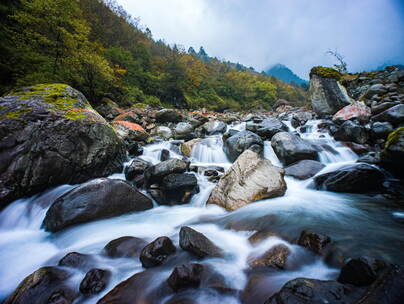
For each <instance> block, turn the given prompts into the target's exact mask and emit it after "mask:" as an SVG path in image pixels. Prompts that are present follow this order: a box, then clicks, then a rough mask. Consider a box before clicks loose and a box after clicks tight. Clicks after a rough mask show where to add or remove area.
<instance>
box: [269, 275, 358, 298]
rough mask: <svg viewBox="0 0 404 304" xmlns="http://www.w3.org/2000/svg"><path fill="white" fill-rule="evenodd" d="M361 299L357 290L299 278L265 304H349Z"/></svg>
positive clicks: (290, 282)
mask: <svg viewBox="0 0 404 304" xmlns="http://www.w3.org/2000/svg"><path fill="white" fill-rule="evenodd" d="M359 297H360V293H358V292H357V290H356V289H355V288H353V287H350V286H346V285H343V284H341V283H338V282H335V281H320V280H314V279H304V278H298V279H294V280H291V281H289V282H287V283H286V284H285V285H284V286H283V287H282V289H281V290H280V291H279V292H278V293H276V294H274V295H273V296H272V297H270V298H269V299H268V300H267V301H266V302H265V304H325V303H330V304H331V303H332V304H348V303H356V300H358V299H359Z"/></svg>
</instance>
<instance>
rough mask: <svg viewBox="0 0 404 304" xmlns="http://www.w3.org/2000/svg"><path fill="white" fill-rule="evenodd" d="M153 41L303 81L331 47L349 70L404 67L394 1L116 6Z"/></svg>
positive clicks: (189, 1) (401, 25)
mask: <svg viewBox="0 0 404 304" xmlns="http://www.w3.org/2000/svg"><path fill="white" fill-rule="evenodd" d="M119 3H121V4H122V5H123V6H124V8H125V9H126V10H128V11H129V13H131V14H132V15H133V16H138V17H140V19H141V23H142V24H144V25H146V26H148V27H149V28H150V29H151V30H152V33H153V36H154V37H155V38H157V39H164V40H165V41H166V42H168V43H177V44H181V45H184V47H186V48H188V47H189V46H193V47H195V48H196V49H197V48H199V46H201V45H203V46H204V47H205V49H206V50H207V52H208V54H209V55H211V56H216V57H219V58H225V59H227V60H231V61H236V62H237V61H238V62H241V63H243V64H244V65H247V66H253V67H255V68H256V69H257V70H262V69H264V68H266V67H268V66H269V65H271V64H275V63H278V62H280V63H283V64H286V65H287V66H289V67H290V68H292V69H293V70H294V71H295V72H297V73H298V74H299V75H301V76H303V77H305V78H307V73H308V71H309V69H310V68H311V67H312V66H314V65H320V64H323V65H327V64H328V65H329V64H332V59H331V58H330V57H329V56H327V55H325V52H326V51H327V50H328V49H335V48H337V49H338V50H339V51H340V52H341V53H342V54H344V55H345V56H346V60H347V62H348V65H349V67H350V68H351V70H352V71H358V70H364V69H369V68H375V67H377V66H378V65H380V64H383V63H385V62H390V63H396V62H401V63H402V62H404V20H403V19H404V17H403V15H404V14H403V10H402V5H401V4H400V3H399V1H398V0H338V1H335V0H248V1H247V0H119Z"/></svg>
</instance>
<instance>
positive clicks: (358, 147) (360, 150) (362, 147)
mask: <svg viewBox="0 0 404 304" xmlns="http://www.w3.org/2000/svg"><path fill="white" fill-rule="evenodd" d="M342 144H343V145H344V146H345V147H348V148H349V149H351V150H352V151H354V152H355V153H356V154H359V155H362V154H365V153H368V152H370V151H371V150H372V147H371V146H369V145H368V144H357V143H355V142H352V141H343V142H342Z"/></svg>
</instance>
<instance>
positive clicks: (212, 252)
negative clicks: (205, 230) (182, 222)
mask: <svg viewBox="0 0 404 304" xmlns="http://www.w3.org/2000/svg"><path fill="white" fill-rule="evenodd" d="M180 247H181V248H182V249H183V250H185V251H189V252H190V253H192V254H193V255H195V256H197V257H199V258H205V257H222V256H223V251H222V249H220V248H219V247H218V246H216V245H215V244H214V243H213V242H212V241H211V240H209V239H208V238H207V237H206V236H204V235H203V234H202V233H200V232H198V231H196V230H194V229H192V228H191V227H187V226H184V227H181V230H180Z"/></svg>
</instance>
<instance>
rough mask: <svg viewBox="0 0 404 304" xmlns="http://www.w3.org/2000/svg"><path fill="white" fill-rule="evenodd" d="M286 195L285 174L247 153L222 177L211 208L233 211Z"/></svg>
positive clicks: (256, 156) (254, 155)
mask: <svg viewBox="0 0 404 304" xmlns="http://www.w3.org/2000/svg"><path fill="white" fill-rule="evenodd" d="M285 191H286V183H285V180H284V178H283V170H282V169H280V168H278V167H275V166H273V165H272V163H271V161H269V160H267V159H264V158H261V157H260V156H259V155H258V154H257V153H255V152H253V151H251V150H247V151H245V152H244V153H243V154H241V155H240V156H239V158H238V159H237V160H236V161H235V163H234V164H233V165H232V166H231V168H230V169H229V170H228V171H227V172H226V173H225V174H224V175H223V176H222V177H221V179H220V180H219V183H218V184H217V185H216V187H215V188H214V189H213V191H212V193H211V195H210V197H209V199H208V202H207V204H216V205H219V206H221V207H223V208H226V209H227V210H231V211H232V210H236V209H238V208H240V207H242V206H245V205H247V204H249V203H252V202H255V201H258V200H261V199H265V198H272V197H277V196H282V195H284V193H285Z"/></svg>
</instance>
